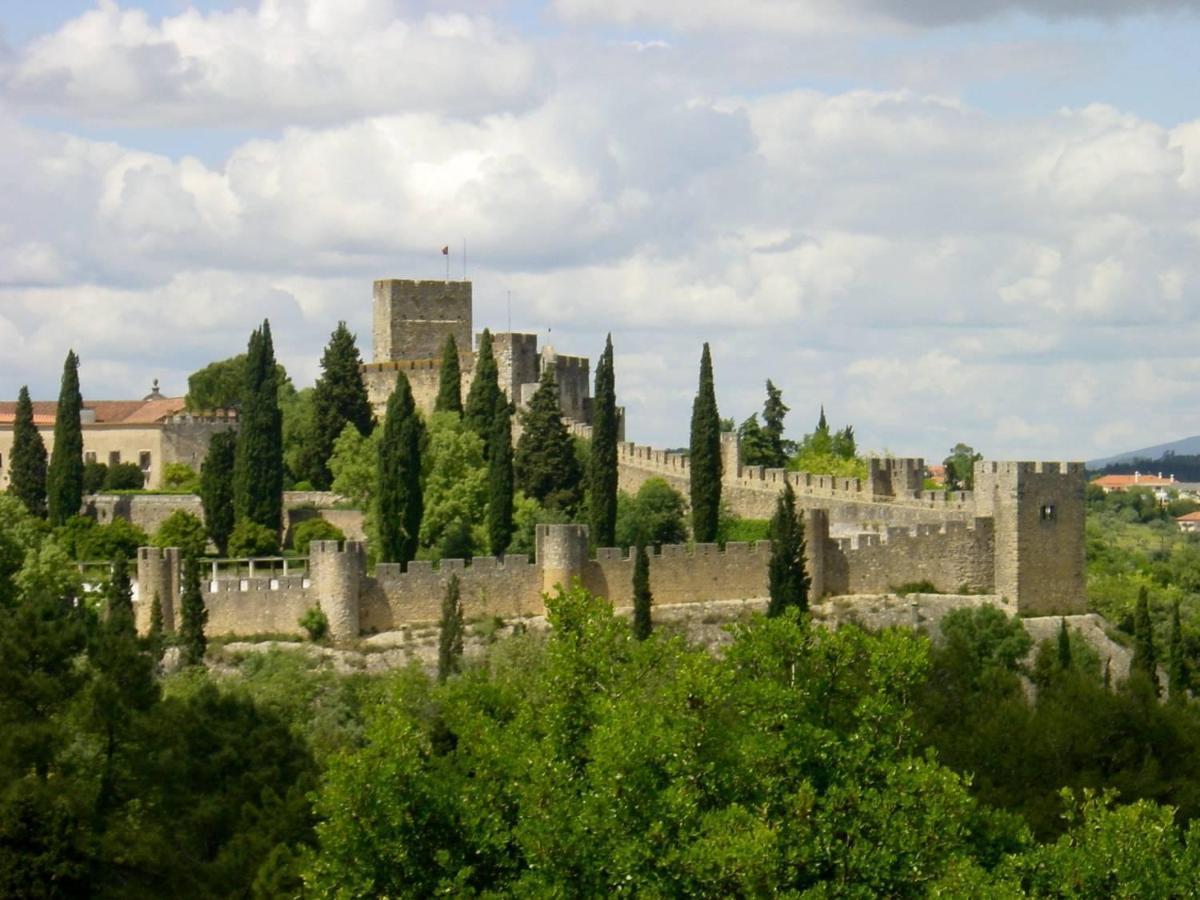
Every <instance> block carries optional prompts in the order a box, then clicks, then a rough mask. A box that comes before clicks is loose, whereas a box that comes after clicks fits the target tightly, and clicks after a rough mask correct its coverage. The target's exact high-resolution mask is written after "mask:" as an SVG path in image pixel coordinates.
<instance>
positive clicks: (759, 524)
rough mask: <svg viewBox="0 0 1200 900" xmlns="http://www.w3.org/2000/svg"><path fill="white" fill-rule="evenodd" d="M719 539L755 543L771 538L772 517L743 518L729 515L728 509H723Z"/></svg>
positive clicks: (726, 541)
mask: <svg viewBox="0 0 1200 900" xmlns="http://www.w3.org/2000/svg"><path fill="white" fill-rule="evenodd" d="M717 539H718V540H719V541H720V542H721V543H722V544H727V543H731V542H734V541H741V542H744V543H751V544H752V543H755V542H756V541H769V540H770V539H771V520H770V519H742V518H739V517H737V516H732V515H729V512H728V510H727V509H724V508H723V509H722V510H721V528H720V531H719V532H718V536H717Z"/></svg>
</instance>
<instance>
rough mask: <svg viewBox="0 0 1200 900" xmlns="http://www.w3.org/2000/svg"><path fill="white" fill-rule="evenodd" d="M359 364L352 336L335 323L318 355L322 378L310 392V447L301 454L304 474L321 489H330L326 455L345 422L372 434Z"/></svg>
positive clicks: (365, 388)
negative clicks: (335, 326) (321, 353)
mask: <svg viewBox="0 0 1200 900" xmlns="http://www.w3.org/2000/svg"><path fill="white" fill-rule="evenodd" d="M361 365H362V357H361V356H360V355H359V352H358V344H357V343H356V342H355V338H354V335H353V334H351V332H350V329H349V328H347V327H346V323H345V322H338V326H337V328H335V329H334V331H333V334H331V335H330V336H329V343H328V344H326V345H325V353H324V354H323V355H322V356H321V377H320V378H318V379H317V383H316V385H315V386H314V388H313V395H312V416H313V418H312V446H311V448H310V449H309V451H308V452H307V453H305V456H304V458H305V462H306V466H305V471H304V477H306V478H307V479H308V480H309V481H310V482H312V484H313V486H314V487H316V488H318V489H319V490H322V491H327V490H329V485H330V483H331V482H332V481H333V476H332V475H331V474H330V472H329V457H330V456H332V455H333V442H334V441H336V440H337V439H338V435H340V434H341V433H342V431H343V430H344V429H345V427H346V425H347V424H350V425H353V426H354V427H355V428H357V429H358V433H359V434H361V435H363V436H364V437H365V436H367V435H368V434H370V433H371V428H372V425H373V422H372V415H371V403H370V401H369V400H368V399H367V387H366V385H365V384H364V383H363V380H362V374H361V373H360V372H359V366H361Z"/></svg>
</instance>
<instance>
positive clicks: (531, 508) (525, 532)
mask: <svg viewBox="0 0 1200 900" xmlns="http://www.w3.org/2000/svg"><path fill="white" fill-rule="evenodd" d="M570 521H571V517H570V516H568V515H567V514H566V513H565V512H563V511H562V510H559V509H546V508H545V507H544V506H542V505H541V504H540V503H538V502H537V501H536V500H534V499H533V498H532V497H526V496H525V495H524V494H522V493H521V492H520V491H517V492H516V493H515V494H514V495H513V537H512V543H511V544H509V547H508V552H509V553H524V554H526V555H531V554H532V553H533V552H534V546H535V544H536V537H537V526H539V525H564V524H566V523H568V522H570Z"/></svg>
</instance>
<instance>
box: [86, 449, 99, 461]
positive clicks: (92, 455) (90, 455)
mask: <svg viewBox="0 0 1200 900" xmlns="http://www.w3.org/2000/svg"><path fill="white" fill-rule="evenodd" d="M83 461H84V462H85V463H94V462H95V461H96V451H95V450H85V451H84V453H83Z"/></svg>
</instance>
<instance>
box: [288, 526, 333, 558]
mask: <svg viewBox="0 0 1200 900" xmlns="http://www.w3.org/2000/svg"><path fill="white" fill-rule="evenodd" d="M345 539H346V535H345V532H343V531H342V529H340V528H338V527H337V526H336V525H334V524H333V523H332V522H329V521H327V520H325V519H322V518H320V517H319V516H318V517H317V518H315V519H306V520H305V521H303V522H301V523H300V524H299V525H297V526H296V527H295V528H293V529H292V549H293V550H295V551H296V552H297V553H299V554H300V555H301V556H307V555H308V548H309V546H310V545H311V544H312V542H313V541H344V540H345Z"/></svg>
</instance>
